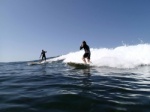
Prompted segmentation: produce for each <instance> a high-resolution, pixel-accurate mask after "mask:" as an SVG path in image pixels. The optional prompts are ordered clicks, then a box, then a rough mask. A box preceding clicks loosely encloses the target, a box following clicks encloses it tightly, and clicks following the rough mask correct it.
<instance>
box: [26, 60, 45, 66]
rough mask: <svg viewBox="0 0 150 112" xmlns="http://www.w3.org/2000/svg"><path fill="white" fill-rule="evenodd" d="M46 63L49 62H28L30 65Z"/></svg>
mask: <svg viewBox="0 0 150 112" xmlns="http://www.w3.org/2000/svg"><path fill="white" fill-rule="evenodd" d="M44 63H47V62H45V61H42V62H28V65H39V64H44Z"/></svg>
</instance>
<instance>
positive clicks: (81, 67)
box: [67, 62, 90, 69]
mask: <svg viewBox="0 0 150 112" xmlns="http://www.w3.org/2000/svg"><path fill="white" fill-rule="evenodd" d="M67 64H68V65H69V66H71V67H74V68H77V69H86V68H90V65H89V64H84V63H74V62H68V63H67Z"/></svg>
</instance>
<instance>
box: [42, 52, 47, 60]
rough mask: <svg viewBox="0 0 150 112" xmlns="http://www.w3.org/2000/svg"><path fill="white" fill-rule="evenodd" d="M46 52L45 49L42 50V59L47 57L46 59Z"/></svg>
mask: <svg viewBox="0 0 150 112" xmlns="http://www.w3.org/2000/svg"><path fill="white" fill-rule="evenodd" d="M45 53H46V52H45V51H42V53H41V55H42V60H43V59H45V61H46V55H45Z"/></svg>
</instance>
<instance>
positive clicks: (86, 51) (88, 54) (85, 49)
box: [80, 41, 91, 64]
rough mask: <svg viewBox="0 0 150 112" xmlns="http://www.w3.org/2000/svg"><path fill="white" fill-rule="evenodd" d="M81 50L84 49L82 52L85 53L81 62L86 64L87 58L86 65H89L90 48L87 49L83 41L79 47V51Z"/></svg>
mask: <svg viewBox="0 0 150 112" xmlns="http://www.w3.org/2000/svg"><path fill="white" fill-rule="evenodd" d="M82 48H84V51H85V53H84V55H83V58H82V60H83V61H84V63H85V64H86V63H87V62H86V60H85V58H87V61H88V63H91V62H90V55H91V52H90V48H89V46H88V45H87V44H86V42H85V41H83V42H82V45H81V46H80V50H81V49H82Z"/></svg>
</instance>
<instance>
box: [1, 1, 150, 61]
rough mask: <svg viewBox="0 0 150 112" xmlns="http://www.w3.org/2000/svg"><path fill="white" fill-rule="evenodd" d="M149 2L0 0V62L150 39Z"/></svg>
mask: <svg viewBox="0 0 150 112" xmlns="http://www.w3.org/2000/svg"><path fill="white" fill-rule="evenodd" d="M149 6H150V0H0V62H13V61H30V60H37V59H39V57H40V53H41V51H42V49H44V50H46V51H47V54H46V55H47V57H54V56H58V55H64V54H67V53H70V52H75V51H78V50H79V46H80V45H81V43H82V41H83V40H85V41H86V42H87V44H88V45H89V46H90V47H91V48H115V47H117V46H121V45H123V43H125V44H128V45H133V44H139V43H140V42H144V43H150V7H149Z"/></svg>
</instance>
